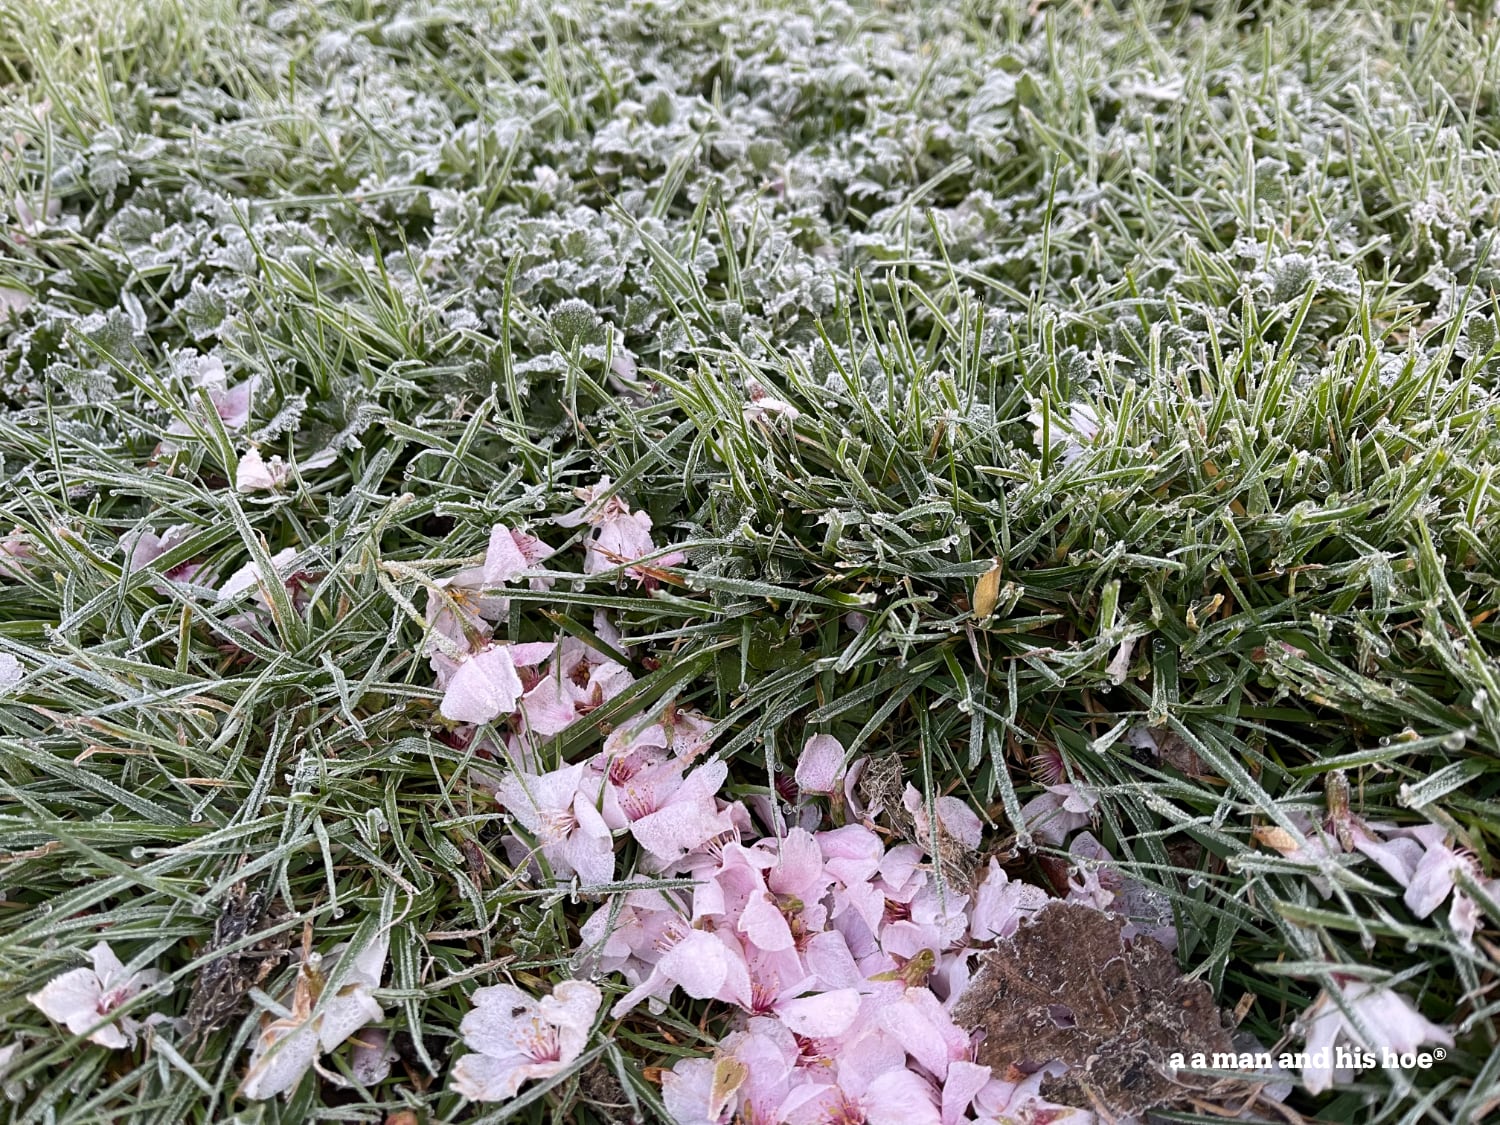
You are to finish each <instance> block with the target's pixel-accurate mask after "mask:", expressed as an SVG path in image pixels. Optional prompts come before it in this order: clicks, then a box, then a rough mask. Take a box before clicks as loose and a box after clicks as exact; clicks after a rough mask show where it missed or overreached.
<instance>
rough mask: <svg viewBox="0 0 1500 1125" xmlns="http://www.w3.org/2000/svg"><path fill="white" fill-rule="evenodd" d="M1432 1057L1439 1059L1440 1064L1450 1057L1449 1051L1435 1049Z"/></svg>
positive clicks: (1439, 1048)
mask: <svg viewBox="0 0 1500 1125" xmlns="http://www.w3.org/2000/svg"><path fill="white" fill-rule="evenodd" d="M1432 1057H1433V1058H1435V1059H1437V1061H1438V1062H1442V1061H1443V1060H1444V1059H1446V1058H1447V1057H1448V1050H1447V1048H1446V1047H1435V1048H1434V1049H1433V1052H1432Z"/></svg>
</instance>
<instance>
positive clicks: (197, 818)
mask: <svg viewBox="0 0 1500 1125" xmlns="http://www.w3.org/2000/svg"><path fill="white" fill-rule="evenodd" d="M188 820H189V821H190V822H191V823H193V824H201V823H202V822H203V814H202V813H201V812H199V811H198V810H197V809H194V810H193V811H192V812H191V813H190V814H189V815H188Z"/></svg>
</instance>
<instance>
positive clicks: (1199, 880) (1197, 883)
mask: <svg viewBox="0 0 1500 1125" xmlns="http://www.w3.org/2000/svg"><path fill="white" fill-rule="evenodd" d="M1187 885H1188V886H1189V887H1191V888H1192V889H1193V890H1195V891H1196V890H1197V889H1198V888H1199V887H1201V886H1203V876H1202V875H1198V874H1196V873H1195V874H1192V875H1189V876H1188V877H1187Z"/></svg>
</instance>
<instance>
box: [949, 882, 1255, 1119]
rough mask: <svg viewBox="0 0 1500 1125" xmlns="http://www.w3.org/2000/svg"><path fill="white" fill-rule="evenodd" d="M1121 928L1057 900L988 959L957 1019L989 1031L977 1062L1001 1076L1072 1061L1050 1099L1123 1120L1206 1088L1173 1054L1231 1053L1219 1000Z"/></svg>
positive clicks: (1168, 957) (1047, 1090) (1048, 1090)
mask: <svg viewBox="0 0 1500 1125" xmlns="http://www.w3.org/2000/svg"><path fill="white" fill-rule="evenodd" d="M1124 925H1125V919H1124V918H1122V917H1119V916H1117V915H1111V914H1105V913H1103V912H1101V911H1098V910H1094V909H1092V908H1090V907H1087V906H1082V905H1079V904H1076V903H1066V902H1052V903H1049V904H1048V905H1047V906H1045V907H1043V908H1042V909H1041V910H1040V911H1038V912H1037V913H1036V915H1035V916H1033V918H1032V920H1031V921H1030V922H1029V923H1028V924H1026V925H1023V926H1022V927H1021V928H1020V929H1019V930H1017V931H1016V933H1015V934H1014V935H1013V936H1012V937H1010V938H1008V939H1007V940H1005V941H1002V942H999V943H998V944H997V945H996V946H995V948H994V949H993V950H992V951H990V952H988V953H986V954H984V955H983V957H982V960H981V963H980V971H979V972H978V974H977V975H976V976H975V978H974V979H973V981H972V982H971V983H970V984H969V987H968V988H967V989H966V990H965V992H964V994H963V996H962V997H961V998H960V1000H959V1002H958V1005H957V1007H956V1008H955V1009H954V1012H953V1018H954V1020H955V1021H956V1022H957V1023H958V1024H959V1025H960V1026H963V1027H966V1028H970V1029H974V1028H979V1029H982V1030H983V1031H984V1039H983V1042H982V1043H981V1045H980V1048H979V1061H980V1062H981V1063H984V1064H987V1065H989V1066H992V1067H994V1068H995V1073H997V1074H999V1073H1005V1072H1006V1071H1007V1070H1008V1068H1010V1067H1011V1066H1016V1067H1019V1068H1020V1069H1022V1070H1025V1071H1034V1070H1035V1069H1037V1068H1038V1067H1041V1066H1043V1065H1045V1064H1047V1063H1048V1062H1051V1061H1053V1060H1057V1061H1061V1062H1064V1063H1066V1064H1067V1065H1068V1067H1069V1068H1070V1069H1069V1070H1068V1073H1067V1074H1065V1075H1063V1076H1061V1077H1059V1078H1052V1079H1048V1080H1047V1081H1046V1082H1045V1083H1044V1084H1043V1086H1042V1094H1043V1095H1044V1096H1045V1097H1047V1098H1050V1099H1051V1100H1053V1101H1056V1102H1059V1103H1061V1104H1063V1105H1073V1106H1078V1107H1080V1108H1083V1109H1092V1110H1098V1109H1101V1108H1102V1109H1104V1110H1106V1111H1107V1112H1108V1113H1111V1114H1115V1115H1120V1116H1131V1115H1136V1114H1140V1113H1144V1112H1145V1111H1146V1110H1148V1109H1151V1108H1154V1107H1157V1106H1166V1105H1171V1104H1173V1103H1178V1102H1183V1101H1185V1100H1186V1099H1188V1098H1191V1097H1193V1096H1195V1095H1201V1094H1202V1093H1204V1092H1205V1091H1206V1090H1207V1089H1208V1084H1207V1082H1206V1080H1195V1079H1194V1078H1192V1077H1191V1076H1183V1077H1181V1078H1176V1077H1173V1076H1172V1073H1171V1071H1170V1069H1169V1067H1168V1066H1167V1059H1168V1057H1169V1056H1170V1055H1171V1054H1173V1053H1174V1052H1178V1051H1180V1052H1183V1053H1184V1054H1189V1055H1191V1054H1192V1053H1193V1052H1197V1051H1201V1052H1204V1053H1206V1054H1210V1055H1211V1054H1213V1053H1214V1052H1217V1051H1228V1050H1230V1049H1231V1047H1230V1034H1229V1031H1228V1030H1226V1027H1225V1023H1224V1020H1223V1017H1222V1016H1221V1015H1220V1012H1219V1009H1218V1008H1217V1007H1216V1006H1215V1004H1214V1000H1213V993H1212V992H1211V991H1210V990H1209V988H1208V986H1207V985H1206V984H1204V983H1203V982H1201V981H1190V980H1188V979H1186V978H1185V977H1183V976H1181V975H1180V974H1179V973H1178V971H1177V961H1176V958H1174V957H1173V955H1172V954H1171V953H1169V952H1167V950H1166V949H1165V948H1163V947H1162V946H1161V945H1158V944H1157V943H1156V942H1154V941H1151V940H1150V939H1147V938H1142V939H1138V940H1137V941H1135V942H1126V941H1125V939H1124V938H1123V937H1122V936H1121V930H1122V929H1123V927H1124ZM1195 1082H1203V1084H1202V1085H1195V1084H1193V1083H1195Z"/></svg>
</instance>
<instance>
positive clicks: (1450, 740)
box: [1443, 730, 1469, 750]
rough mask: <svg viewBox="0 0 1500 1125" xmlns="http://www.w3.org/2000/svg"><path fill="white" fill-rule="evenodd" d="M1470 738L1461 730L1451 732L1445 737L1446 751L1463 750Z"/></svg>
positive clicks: (1444, 746) (1444, 747)
mask: <svg viewBox="0 0 1500 1125" xmlns="http://www.w3.org/2000/svg"><path fill="white" fill-rule="evenodd" d="M1468 740H1469V736H1468V735H1467V734H1465V733H1464V732H1463V731H1461V730H1455V731H1450V732H1449V733H1448V734H1446V735H1445V736H1444V737H1443V749H1444V750H1462V749H1463V748H1464V743H1466V742H1468Z"/></svg>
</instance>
